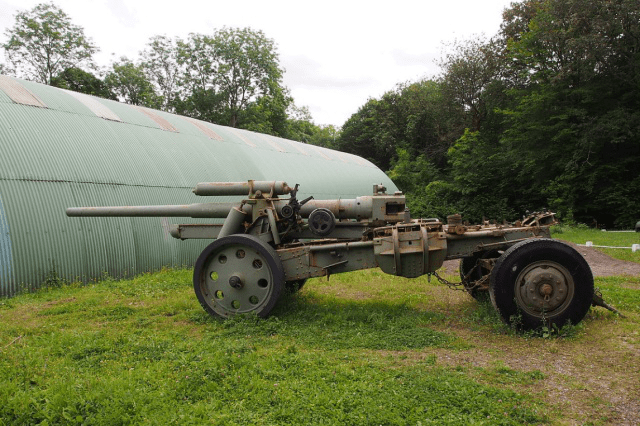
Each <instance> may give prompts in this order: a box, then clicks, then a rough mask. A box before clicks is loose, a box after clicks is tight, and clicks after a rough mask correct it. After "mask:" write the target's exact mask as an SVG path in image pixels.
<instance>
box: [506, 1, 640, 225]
mask: <svg viewBox="0 0 640 426" xmlns="http://www.w3.org/2000/svg"><path fill="white" fill-rule="evenodd" d="M639 15H640V4H638V3H637V2H630V1H627V0H618V1H613V2H611V1H605V0H598V1H593V2H581V1H578V0H554V1H547V2H539V1H525V2H524V4H523V5H520V6H518V7H514V9H513V10H510V11H508V13H507V14H506V15H505V16H506V17H507V18H508V21H507V22H506V24H505V25H503V29H504V31H505V33H504V34H503V36H504V38H505V40H506V43H507V46H508V50H507V55H508V59H509V60H508V63H509V64H510V72H511V73H512V75H515V76H516V78H514V81H518V82H519V84H518V85H514V86H513V88H512V90H511V93H510V94H511V96H512V101H513V102H512V103H511V105H510V106H506V107H505V108H504V110H503V113H504V116H505V118H506V122H507V125H508V128H507V130H506V131H505V133H504V135H503V139H504V142H505V143H508V144H510V145H511V146H512V149H513V151H514V152H515V153H517V154H518V155H513V158H514V161H515V162H516V169H517V170H519V173H520V174H522V175H523V176H527V179H528V182H529V185H530V187H534V188H537V190H538V191H539V192H540V193H541V194H543V195H544V196H545V197H546V198H547V200H548V202H549V204H550V205H551V207H552V208H554V209H557V210H559V211H560V212H561V213H563V214H564V215H565V216H566V217H571V216H574V217H575V218H576V219H577V220H580V221H585V222H591V221H592V220H593V219H594V218H595V219H596V220H597V221H598V222H600V223H603V222H604V223H608V224H609V225H612V224H615V225H617V226H630V225H631V224H632V223H633V219H632V215H633V214H629V213H628V212H629V211H634V210H635V211H638V210H640V200H638V197H634V196H631V197H630V196H629V195H630V194H631V189H630V188H634V185H637V184H638V183H637V164H638V162H639V161H640V147H639V146H638V143H637V140H638V138H639V137H640V124H639V123H640V113H639V111H640V84H638V83H640V79H639V78H638V76H640V21H639V20H638V19H637V17H638V16H639ZM507 30H508V31H509V32H506V31H507ZM636 220H637V219H636Z"/></svg>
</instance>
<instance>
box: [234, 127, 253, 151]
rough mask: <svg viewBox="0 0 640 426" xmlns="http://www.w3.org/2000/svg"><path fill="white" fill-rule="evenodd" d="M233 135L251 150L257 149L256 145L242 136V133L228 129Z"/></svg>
mask: <svg viewBox="0 0 640 426" xmlns="http://www.w3.org/2000/svg"><path fill="white" fill-rule="evenodd" d="M230 130H231V131H232V132H233V134H234V135H236V136H237V137H238V138H240V139H241V140H242V141H243V142H244V143H246V144H247V145H249V146H250V147H251V148H257V147H258V145H256V144H255V143H253V142H251V141H250V140H249V139H248V138H247V137H246V136H245V135H243V134H242V132H239V131H237V130H236V129H230Z"/></svg>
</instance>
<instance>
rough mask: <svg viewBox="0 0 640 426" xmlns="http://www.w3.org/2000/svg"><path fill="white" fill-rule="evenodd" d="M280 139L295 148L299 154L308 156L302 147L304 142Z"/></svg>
mask: <svg viewBox="0 0 640 426" xmlns="http://www.w3.org/2000/svg"><path fill="white" fill-rule="evenodd" d="M282 141H283V142H284V143H286V144H288V145H289V146H292V147H293V148H295V150H296V151H298V152H299V153H300V154H302V155H306V156H307V157H308V156H309V153H308V152H307V151H306V150H305V149H304V148H303V147H302V146H303V145H305V144H303V143H301V142H294V141H290V140H288V139H282Z"/></svg>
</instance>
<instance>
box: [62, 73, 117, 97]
mask: <svg viewBox="0 0 640 426" xmlns="http://www.w3.org/2000/svg"><path fill="white" fill-rule="evenodd" d="M51 85H52V86H55V87H60V88H61V89H68V90H73V91H74V92H80V93H86V94H88V95H94V96H99V97H101V98H105V99H113V100H116V97H115V95H114V94H113V93H111V90H109V87H108V86H107V85H106V84H105V82H104V81H102V80H100V79H99V78H98V77H96V76H95V75H93V74H91V73H90V72H87V71H83V70H81V69H79V68H68V69H66V70H64V71H63V72H61V73H60V74H59V75H58V76H57V77H54V78H53V79H52V80H51Z"/></svg>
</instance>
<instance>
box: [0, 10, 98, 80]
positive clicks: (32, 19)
mask: <svg viewBox="0 0 640 426" xmlns="http://www.w3.org/2000/svg"><path fill="white" fill-rule="evenodd" d="M5 35H6V36H7V38H8V41H7V42H5V43H3V44H2V47H3V48H4V49H5V53H6V58H7V60H8V62H9V64H11V65H12V66H13V67H14V68H15V70H16V72H17V74H18V75H20V76H24V77H26V78H28V79H33V80H35V81H38V82H40V83H44V84H51V80H52V79H53V78H54V77H56V76H58V74H60V73H61V72H63V71H64V70H65V69H69V68H77V67H80V66H82V65H87V66H91V65H92V56H93V54H94V53H95V52H97V51H98V48H97V47H96V46H95V45H94V44H93V42H92V41H91V39H90V38H88V37H86V36H85V34H84V30H83V28H82V27H80V26H77V25H74V24H73V23H72V22H71V19H70V18H69V16H68V15H67V14H66V13H64V11H62V9H60V8H58V7H57V6H55V5H54V4H52V3H49V4H48V3H42V4H39V5H37V6H36V7H34V8H33V9H31V10H29V11H24V12H20V13H18V14H17V15H16V17H15V24H14V26H13V27H12V28H10V29H8V30H6V32H5Z"/></svg>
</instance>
